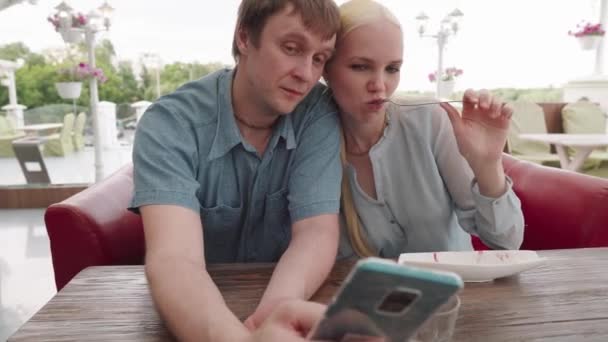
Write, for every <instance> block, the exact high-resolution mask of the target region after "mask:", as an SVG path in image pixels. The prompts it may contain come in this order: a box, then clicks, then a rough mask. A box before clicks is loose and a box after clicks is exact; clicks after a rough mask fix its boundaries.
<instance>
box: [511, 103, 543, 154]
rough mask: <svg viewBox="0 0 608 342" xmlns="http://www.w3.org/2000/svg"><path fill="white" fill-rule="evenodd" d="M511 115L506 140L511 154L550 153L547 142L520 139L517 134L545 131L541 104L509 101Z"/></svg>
mask: <svg viewBox="0 0 608 342" xmlns="http://www.w3.org/2000/svg"><path fill="white" fill-rule="evenodd" d="M509 105H510V106H511V108H513V117H512V118H511V126H510V127H509V134H508V136H507V141H508V144H509V150H510V152H511V154H513V155H545V154H550V150H551V147H550V146H549V144H547V143H543V142H538V141H528V140H522V139H520V138H519V137H518V135H519V134H526V133H528V134H539V133H540V134H542V133H547V125H546V124H545V113H544V112H543V109H542V107H541V106H539V105H538V104H536V103H533V102H511V103H509Z"/></svg>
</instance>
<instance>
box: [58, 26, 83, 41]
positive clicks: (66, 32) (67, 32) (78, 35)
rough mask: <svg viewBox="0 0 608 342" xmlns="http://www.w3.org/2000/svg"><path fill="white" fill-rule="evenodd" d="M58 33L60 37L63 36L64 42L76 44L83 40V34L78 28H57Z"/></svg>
mask: <svg viewBox="0 0 608 342" xmlns="http://www.w3.org/2000/svg"><path fill="white" fill-rule="evenodd" d="M59 33H60V34H61V38H63V41H64V42H66V43H71V44H78V43H80V42H82V41H83V40H84V35H83V34H82V31H81V30H79V29H73V28H67V29H59Z"/></svg>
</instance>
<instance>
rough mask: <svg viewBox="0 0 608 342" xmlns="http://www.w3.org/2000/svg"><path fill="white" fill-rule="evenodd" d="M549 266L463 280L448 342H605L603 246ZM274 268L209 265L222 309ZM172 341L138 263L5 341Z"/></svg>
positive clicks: (247, 306)
mask: <svg viewBox="0 0 608 342" xmlns="http://www.w3.org/2000/svg"><path fill="white" fill-rule="evenodd" d="M539 254H541V255H542V256H546V257H548V258H549V260H548V262H547V264H545V265H543V266H541V267H539V268H536V269H533V270H528V271H526V272H524V273H522V274H520V275H518V276H514V277H510V278H504V279H499V280H496V281H495V282H493V283H467V284H466V287H465V290H464V291H463V292H462V293H461V295H460V296H461V299H462V307H461V310H460V315H459V318H458V322H457V324H456V332H455V336H454V341H530V340H537V339H543V340H556V339H557V340H560V341H578V340H581V339H583V338H585V341H608V248H594V249H573V250H555V251H542V252H539ZM351 266H352V263H339V264H338V265H337V266H336V267H335V268H334V271H333V272H332V274H331V276H330V278H329V279H328V281H327V282H326V284H325V285H324V286H323V287H322V288H321V289H320V291H319V292H318V293H317V294H316V295H315V300H318V301H321V302H327V301H328V300H329V298H330V297H331V295H332V294H333V293H334V291H335V290H336V289H337V287H338V286H339V285H340V283H341V281H342V279H343V278H344V276H345V275H346V274H347V273H348V271H349V270H350V267H351ZM272 269H273V265H269V264H235V265H212V266H210V267H209V270H210V273H211V275H212V277H213V279H214V280H215V281H216V283H217V284H218V286H219V288H220V290H221V291H222V293H223V294H224V297H225V298H226V301H227V303H228V306H229V307H230V308H231V309H232V310H233V311H234V313H235V314H236V315H237V316H238V317H240V318H241V319H244V318H245V317H247V316H248V315H249V314H250V313H251V312H253V310H254V308H255V306H256V304H257V301H258V299H259V298H260V297H261V295H262V291H263V289H264V286H265V285H266V283H267V281H268V279H269V277H270V274H271V272H272ZM57 340H61V341H91V340H96V341H172V338H171V337H170V335H169V334H168V332H167V331H166V329H165V328H164V326H163V324H162V322H161V321H160V319H159V316H158V315H157V313H156V311H155V310H154V307H153V304H152V301H151V298H150V295H149V292H148V287H147V283H146V279H145V276H144V273H143V267H142V266H104V267H91V268H88V269H86V270H84V271H83V272H81V273H80V274H78V275H77V276H76V277H75V278H74V279H73V280H72V281H71V282H70V283H69V284H68V285H67V286H66V287H65V288H64V289H63V290H62V291H60V292H59V293H58V294H57V295H56V296H55V297H54V298H53V299H52V300H51V301H50V302H49V303H47V304H46V305H45V306H44V307H43V308H42V309H41V310H40V311H39V312H38V313H36V315H34V317H32V319H30V320H29V321H28V322H27V323H25V324H24V325H23V326H22V327H21V328H20V329H19V330H18V331H17V332H16V333H15V334H14V335H13V336H12V337H11V338H10V339H9V341H11V342H14V341H57Z"/></svg>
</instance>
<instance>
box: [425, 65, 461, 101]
mask: <svg viewBox="0 0 608 342" xmlns="http://www.w3.org/2000/svg"><path fill="white" fill-rule="evenodd" d="M462 73H463V71H462V69H458V68H456V67H450V68H446V69H445V70H444V71H443V72H442V73H441V84H440V86H439V93H438V94H437V96H438V97H449V96H450V95H452V93H453V92H454V86H455V84H456V78H458V77H459V76H461V75H462ZM428 77H429V81H431V82H432V83H434V82H437V78H438V77H437V72H432V73H430V74H429V76H428Z"/></svg>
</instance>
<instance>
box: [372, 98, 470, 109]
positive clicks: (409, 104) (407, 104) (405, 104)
mask: <svg viewBox="0 0 608 342" xmlns="http://www.w3.org/2000/svg"><path fill="white" fill-rule="evenodd" d="M384 102H390V103H392V104H396V105H397V106H405V107H415V106H426V105H434V104H440V103H462V100H448V101H436V102H422V103H398V102H395V101H393V100H391V99H384Z"/></svg>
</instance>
